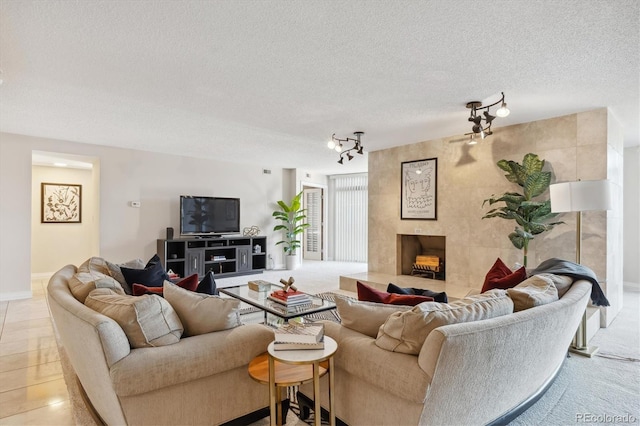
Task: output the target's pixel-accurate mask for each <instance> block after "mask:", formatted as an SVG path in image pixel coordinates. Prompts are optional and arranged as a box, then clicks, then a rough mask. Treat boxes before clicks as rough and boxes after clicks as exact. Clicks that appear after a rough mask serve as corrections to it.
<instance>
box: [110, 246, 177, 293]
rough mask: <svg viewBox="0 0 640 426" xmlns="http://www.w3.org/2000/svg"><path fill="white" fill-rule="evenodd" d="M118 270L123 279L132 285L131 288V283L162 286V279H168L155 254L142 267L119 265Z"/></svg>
mask: <svg viewBox="0 0 640 426" xmlns="http://www.w3.org/2000/svg"><path fill="white" fill-rule="evenodd" d="M120 270H121V271H122V275H123V276H124V279H125V280H126V281H127V283H128V284H129V285H130V286H132V289H133V284H143V285H146V286H147V287H162V285H163V284H164V280H168V279H169V276H168V275H167V273H166V272H165V271H164V268H163V267H162V263H160V258H159V257H158V255H157V254H156V255H154V256H153V257H152V258H151V259H149V261H148V262H147V264H146V265H145V267H144V268H143V269H135V268H127V267H125V266H121V267H120Z"/></svg>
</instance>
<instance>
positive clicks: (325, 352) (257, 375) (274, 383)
mask: <svg viewBox="0 0 640 426" xmlns="http://www.w3.org/2000/svg"><path fill="white" fill-rule="evenodd" d="M337 349H338V344H337V343H336V341H335V340H333V339H332V338H331V337H329V336H325V337H324V349H303V350H290V351H276V350H274V348H273V343H271V344H269V347H268V348H267V353H264V354H261V355H258V356H257V357H256V358H254V359H253V361H251V363H249V375H250V376H251V377H252V378H253V379H254V380H256V381H258V382H260V383H265V384H268V385H269V407H270V411H271V416H270V417H271V425H272V426H276V425H278V426H279V425H282V422H283V419H282V408H281V401H282V393H281V388H283V387H287V386H297V385H301V384H303V383H307V382H310V381H313V398H314V401H315V406H314V410H315V424H316V425H320V420H321V415H320V377H322V376H324V375H325V374H326V373H327V371H328V372H329V422H330V424H331V425H332V426H335V424H336V420H335V411H334V402H333V399H334V394H333V392H332V391H333V380H334V377H333V355H334V354H335V352H336V350H337ZM273 413H276V415H275V416H274V415H273Z"/></svg>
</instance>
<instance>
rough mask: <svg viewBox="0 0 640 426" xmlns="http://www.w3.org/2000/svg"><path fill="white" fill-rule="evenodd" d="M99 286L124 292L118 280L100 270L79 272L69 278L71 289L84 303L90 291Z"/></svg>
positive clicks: (120, 292) (119, 292)
mask: <svg viewBox="0 0 640 426" xmlns="http://www.w3.org/2000/svg"><path fill="white" fill-rule="evenodd" d="M98 287H100V288H109V289H111V290H113V291H114V292H116V293H118V294H124V290H123V289H122V286H121V285H120V283H119V282H118V281H116V280H114V279H113V278H111V277H110V276H109V275H105V274H102V273H100V272H77V273H76V274H74V276H73V277H71V278H70V279H69V290H71V293H72V294H73V296H74V297H75V298H76V299H77V300H78V301H80V302H81V303H84V302H85V300H86V298H87V296H88V295H89V293H91V292H92V291H93V290H95V289H96V288H98Z"/></svg>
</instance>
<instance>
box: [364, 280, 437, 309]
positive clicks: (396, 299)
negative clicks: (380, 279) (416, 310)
mask: <svg viewBox="0 0 640 426" xmlns="http://www.w3.org/2000/svg"><path fill="white" fill-rule="evenodd" d="M356 285H357V287H358V300H361V301H365V302H376V303H385V304H387V305H405V306H415V305H417V304H420V303H422V302H433V297H427V296H417V295H413V294H394V293H387V292H386V291H380V290H376V289H375V288H373V287H369V286H368V285H366V284H363V283H361V282H360V281H358V282H356Z"/></svg>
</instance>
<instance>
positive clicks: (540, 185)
mask: <svg viewBox="0 0 640 426" xmlns="http://www.w3.org/2000/svg"><path fill="white" fill-rule="evenodd" d="M550 183H551V172H535V173H532V174H530V175H529V176H527V178H526V180H525V184H524V195H525V197H526V198H527V200H531V199H532V198H534V197H537V196H539V195H541V194H542V193H543V192H544V191H546V190H547V188H548V187H549V184H550Z"/></svg>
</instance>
